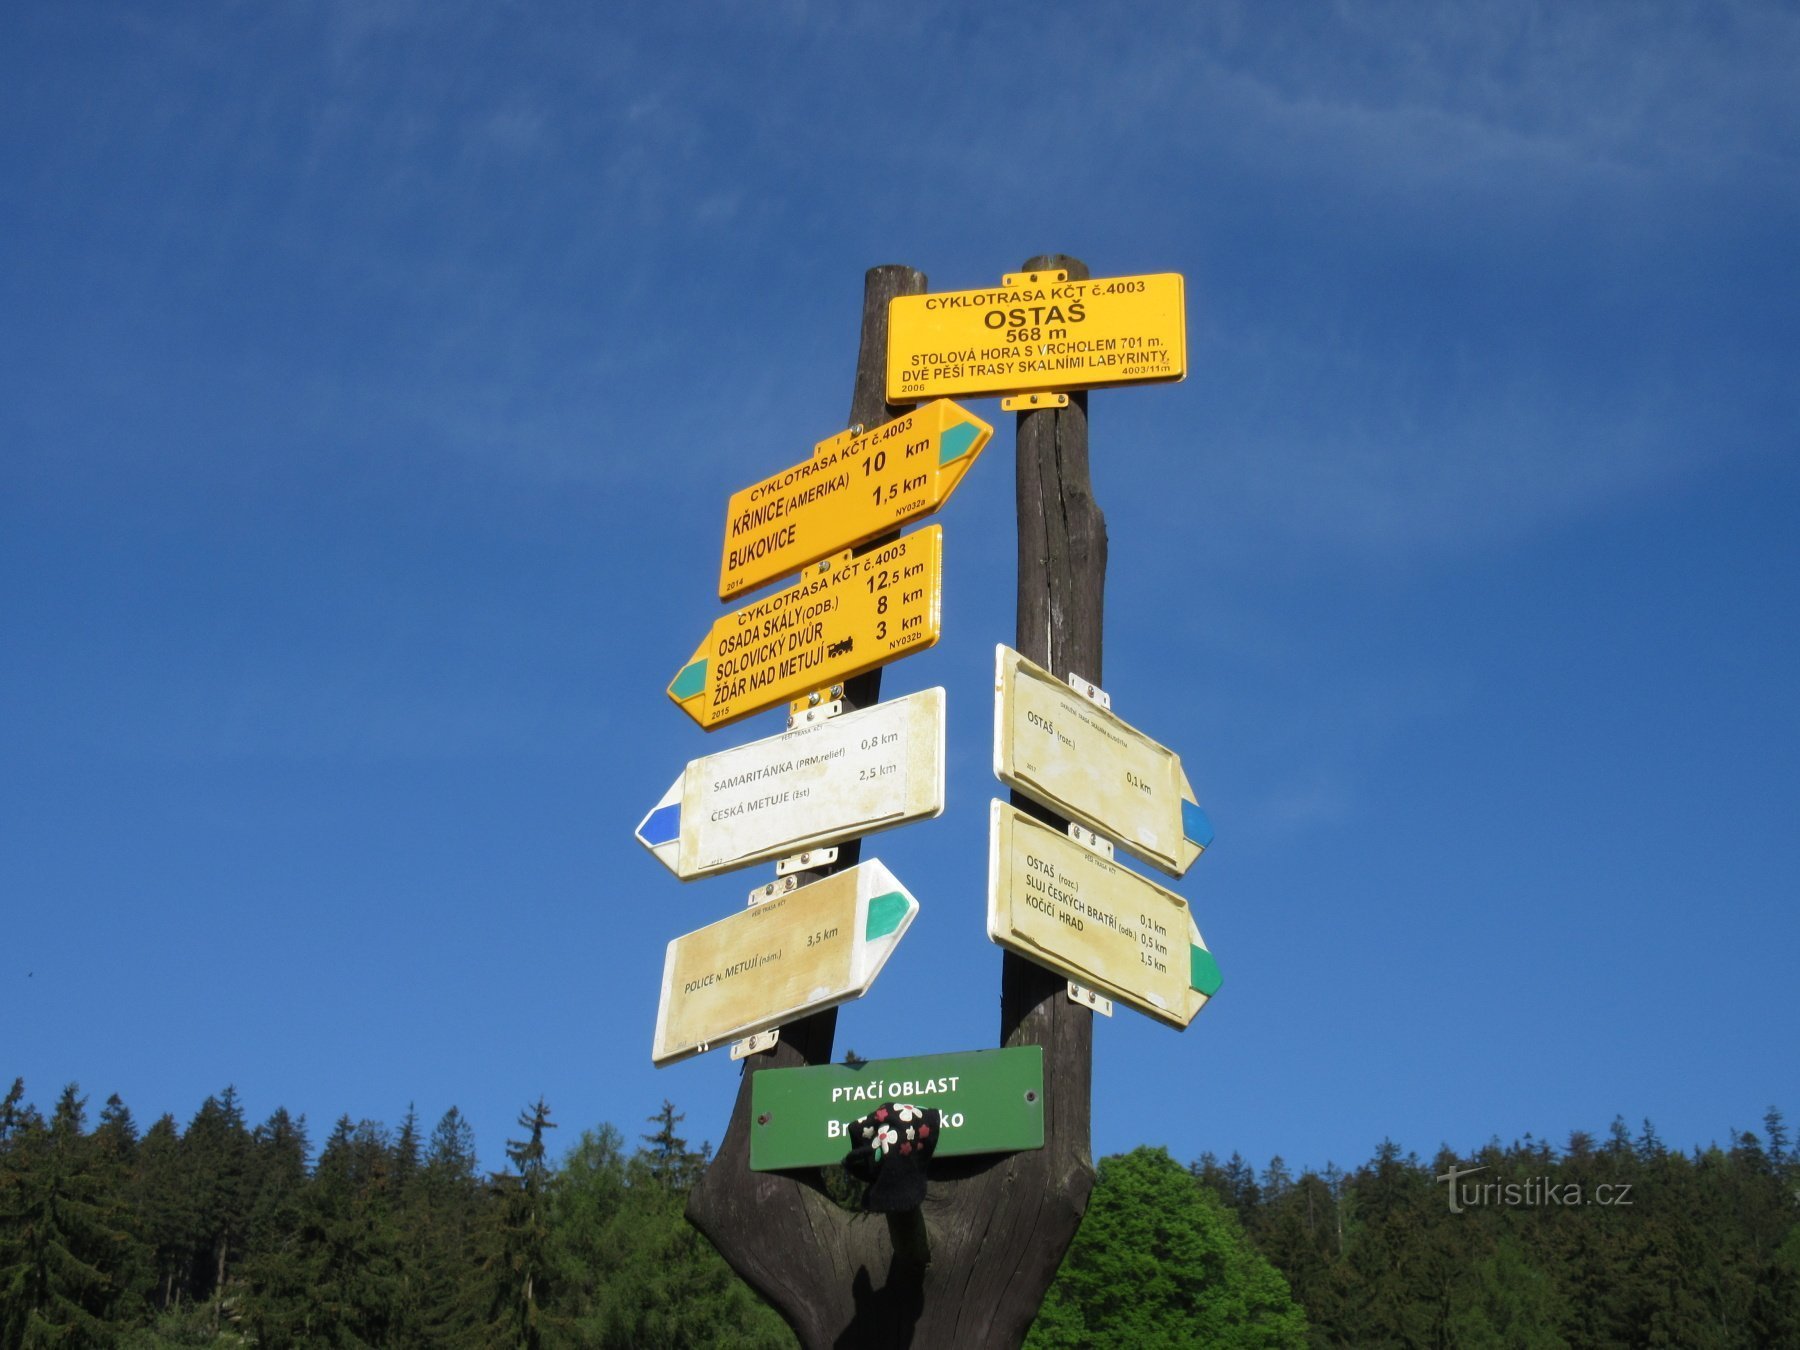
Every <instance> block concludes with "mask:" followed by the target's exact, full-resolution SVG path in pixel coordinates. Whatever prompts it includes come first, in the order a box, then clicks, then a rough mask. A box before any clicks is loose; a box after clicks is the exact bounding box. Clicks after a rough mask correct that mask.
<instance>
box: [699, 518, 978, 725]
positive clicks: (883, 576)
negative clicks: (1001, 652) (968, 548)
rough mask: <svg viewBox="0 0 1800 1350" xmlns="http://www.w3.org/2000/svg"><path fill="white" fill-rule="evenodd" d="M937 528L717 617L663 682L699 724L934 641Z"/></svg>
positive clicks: (825, 565)
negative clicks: (689, 655) (672, 674)
mask: <svg viewBox="0 0 1800 1350" xmlns="http://www.w3.org/2000/svg"><path fill="white" fill-rule="evenodd" d="M943 556H944V529H943V526H941V525H927V526H926V527H925V528H924V529H922V530H914V531H913V532H912V533H911V534H908V535H904V536H902V537H901V538H899V539H897V540H895V541H894V542H893V543H891V544H885V545H883V546H882V547H881V548H878V549H873V550H871V551H870V552H868V553H863V554H857V555H855V556H852V554H851V553H850V551H849V550H848V549H846V550H845V551H844V552H842V553H840V554H838V555H836V556H835V557H832V558H827V559H825V560H824V561H823V562H821V563H819V564H818V566H817V567H815V568H812V569H810V570H809V571H808V573H807V575H806V577H805V578H804V579H803V580H801V581H800V582H798V583H797V584H795V585H793V586H789V587H788V588H787V589H786V590H782V591H776V592H775V593H774V594H773V595H770V596H767V597H765V598H764V599H761V600H758V601H756V602H755V603H754V604H750V605H746V606H744V608H742V609H740V610H736V611H734V612H732V613H730V614H727V615H725V616H724V617H723V618H721V619H719V620H718V621H716V622H715V623H714V624H713V626H712V631H711V632H710V633H708V634H707V635H706V640H705V641H703V642H702V643H701V644H700V646H699V648H698V649H696V650H695V652H694V654H693V656H692V657H691V658H690V659H689V660H688V662H687V664H686V665H684V666H683V667H682V668H681V670H680V672H679V673H677V675H676V676H675V678H674V679H673V680H672V681H670V683H669V697H670V698H672V699H674V700H675V702H676V703H678V704H680V705H681V710H682V711H683V712H685V713H686V714H687V715H688V716H689V717H691V718H693V719H694V720H695V721H696V722H698V723H699V724H700V725H701V726H703V727H705V728H706V729H707V730H709V731H710V730H712V729H713V728H714V727H722V726H724V725H725V724H726V723H727V722H735V721H737V719H738V718H740V717H748V716H749V715H750V714H751V713H756V712H761V711H762V710H763V709H764V708H772V707H774V706H775V705H776V704H778V703H785V702H787V701H788V700H789V699H791V698H793V697H795V696H796V695H799V694H805V693H809V692H811V691H812V690H815V689H823V688H825V687H827V686H828V685H832V684H836V683H838V682H839V681H842V680H847V679H849V678H850V677H851V676H853V675H860V674H862V673H863V672H864V671H866V670H873V669H875V667H877V666H883V665H886V664H887V663H888V662H889V661H892V660H894V659H895V658H897V657H901V656H905V655H907V654H909V653H911V652H915V651H920V650H922V649H924V648H926V647H929V646H931V645H932V644H933V643H935V642H936V641H937V640H938V629H939V605H940V601H941V598H942V591H943Z"/></svg>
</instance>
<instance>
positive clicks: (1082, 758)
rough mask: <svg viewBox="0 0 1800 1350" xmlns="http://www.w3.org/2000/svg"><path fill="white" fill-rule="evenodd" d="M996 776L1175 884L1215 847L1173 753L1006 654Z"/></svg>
mask: <svg viewBox="0 0 1800 1350" xmlns="http://www.w3.org/2000/svg"><path fill="white" fill-rule="evenodd" d="M994 774H995V776H996V777H997V778H999V779H1000V781H1001V782H1003V783H1005V784H1006V785H1007V786H1008V787H1012V788H1017V789H1018V790H1019V791H1020V792H1023V793H1024V794H1025V795H1026V796H1028V797H1030V798H1031V799H1032V800H1033V801H1038V802H1042V803H1043V804H1044V805H1045V806H1048V807H1050V808H1051V809H1052V810H1054V811H1058V812H1060V813H1061V814H1063V815H1065V816H1067V817H1068V818H1069V819H1071V820H1073V821H1075V822H1077V823H1078V824H1081V825H1085V826H1086V827H1087V828H1088V829H1090V830H1093V831H1094V832H1095V833H1096V834H1103V835H1105V836H1106V837H1107V838H1108V839H1111V840H1113V841H1114V842H1115V843H1117V844H1119V845H1121V846H1122V847H1124V848H1126V849H1127V850H1129V851H1130V852H1131V853H1133V854H1135V855H1136V856H1138V857H1140V858H1142V859H1143V860H1144V861H1145V862H1147V863H1150V864H1151V865H1152V866H1155V867H1160V868H1161V869H1162V870H1163V871H1165V872H1167V873H1169V874H1170V875H1171V876H1177V877H1178V876H1181V875H1182V874H1183V873H1184V872H1186V871H1187V870H1188V868H1190V867H1192V866H1193V864H1194V860H1195V859H1196V858H1198V857H1199V856H1200V854H1201V853H1202V852H1204V851H1205V849H1206V847H1207V845H1209V844H1210V843H1212V837H1213V836H1212V825H1211V823H1210V822H1209V821H1208V820H1207V818H1206V814H1205V813H1204V812H1203V811H1201V810H1200V807H1199V804H1198V802H1196V801H1195V799H1194V789H1193V787H1192V786H1191V785H1190V784H1189V783H1188V778H1187V774H1186V773H1184V772H1183V771H1182V767H1181V757H1180V756H1179V755H1177V754H1176V753H1175V752H1174V751H1172V750H1170V749H1168V748H1166V747H1165V746H1162V745H1159V744H1157V743H1156V742H1155V741H1153V740H1151V739H1150V738H1149V737H1148V736H1146V735H1145V734H1144V733H1143V732H1141V731H1139V730H1138V729H1137V728H1136V727H1134V726H1132V725H1131V724H1130V723H1129V722H1126V721H1125V720H1124V719H1123V718H1120V717H1116V716H1114V715H1113V714H1112V712H1110V711H1109V710H1108V709H1106V708H1103V707H1101V706H1100V705H1099V704H1098V703H1095V702H1093V701H1092V700H1091V699H1086V698H1083V697H1081V696H1080V695H1079V694H1077V693H1076V692H1075V691H1074V690H1073V689H1071V688H1070V687H1069V686H1068V685H1067V684H1066V683H1065V682H1063V681H1062V680H1059V679H1057V678H1056V677H1055V676H1054V675H1052V674H1051V673H1050V672H1049V671H1047V670H1045V669H1044V668H1043V667H1042V666H1039V665H1035V664H1033V663H1032V662H1030V661H1027V660H1026V659H1025V658H1024V657H1023V656H1020V655H1019V654H1018V653H1017V652H1015V651H1014V650H1013V649H1012V648H1011V647H1007V646H1001V647H998V648H996V649H995V657H994Z"/></svg>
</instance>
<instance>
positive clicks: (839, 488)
mask: <svg viewBox="0 0 1800 1350" xmlns="http://www.w3.org/2000/svg"><path fill="white" fill-rule="evenodd" d="M993 434H994V429H993V428H992V427H990V426H989V425H988V424H987V423H986V422H984V421H982V420H981V419H980V418H979V417H976V416H975V415H974V414H973V413H970V412H969V411H967V410H966V409H964V408H959V407H957V406H956V404H954V403H952V402H950V400H948V399H939V400H937V401H936V402H933V403H929V404H927V405H926V406H924V407H923V408H917V409H915V410H914V411H912V412H910V413H908V414H906V416H904V417H898V418H895V419H894V420H893V421H892V422H884V423H883V424H882V425H880V426H878V427H876V428H875V429H874V430H873V431H868V432H864V433H862V434H861V435H858V434H856V433H854V432H849V431H845V432H840V433H839V434H838V435H836V436H833V437H832V438H831V439H830V440H825V441H820V442H819V443H818V444H817V445H815V446H814V447H813V452H812V458H811V459H809V460H807V461H806V463H804V464H796V465H795V466H794V467H793V468H791V469H786V470H783V471H782V472H781V473H778V474H774V475H772V476H771V477H768V478H765V479H763V481H762V482H760V483H756V484H754V485H752V486H750V487H747V488H745V489H744V490H743V491H741V492H734V493H732V494H731V502H730V504H729V505H728V506H727V507H726V508H725V548H724V552H723V554H722V556H721V557H720V560H719V598H720V599H721V600H727V599H730V598H731V597H732V596H734V595H736V594H738V593H739V592H740V591H746V590H750V589H751V588H753V587H756V586H760V585H762V584H763V583H764V582H766V581H773V580H774V579H775V578H776V577H781V576H787V575H788V574H789V573H792V572H798V571H799V570H800V569H801V568H802V567H805V566H807V565H809V564H811V563H815V562H817V561H818V560H819V559H820V558H824V557H827V556H829V555H830V554H833V553H836V552H837V551H838V550H839V549H843V548H850V547H852V546H854V545H856V544H861V543H864V542H866V541H868V540H870V539H873V538H875V536H876V535H879V534H884V533H886V532H887V531H889V530H892V529H895V528H897V527H899V526H900V525H903V524H905V523H906V522H908V521H911V520H917V519H919V518H920V517H921V516H928V515H930V514H931V513H932V512H933V511H935V510H937V509H938V508H939V507H940V506H942V505H943V504H944V503H945V501H947V500H948V499H949V497H950V494H951V492H952V491H954V490H955V488H956V485H957V484H958V483H960V482H961V481H962V476H963V475H964V474H965V473H967V472H968V471H969V467H970V465H972V464H974V463H975V457H976V456H977V455H979V454H980V453H981V447H982V446H984V445H986V444H987V442H988V437H990V436H992V435H993Z"/></svg>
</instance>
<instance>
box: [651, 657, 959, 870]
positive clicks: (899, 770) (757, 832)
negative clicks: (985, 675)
mask: <svg viewBox="0 0 1800 1350" xmlns="http://www.w3.org/2000/svg"><path fill="white" fill-rule="evenodd" d="M943 810H944V691H943V690H942V689H922V690H920V691H919V692H918V693H916V694H908V695H907V696H906V697H905V698H897V699H892V700H890V701H888V702H886V703H877V704H875V705H874V706H873V707H869V708H864V709H862V710H861V711H859V712H853V713H846V714H844V715H843V716H842V717H834V718H832V719H830V720H829V721H825V722H816V723H814V724H813V725H811V726H805V727H800V728H797V729H796V730H793V731H788V732H784V733H782V734H781V735H779V736H771V737H768V738H767V739H766V740H760V741H752V742H751V743H750V744H748V745H740V746H738V747H737V748H736V749H734V750H726V751H723V752H722V753H720V754H716V755H708V756H706V757H705V758H704V759H696V760H693V761H691V762H690V763H689V764H688V766H687V768H686V769H685V770H684V771H683V773H682V775H681V777H679V778H677V779H676V780H675V782H674V783H673V784H672V785H671V786H670V788H669V790H668V791H667V792H665V793H664V794H663V797H662V800H661V801H659V802H658V803H657V804H656V805H655V806H654V807H653V808H651V811H650V814H649V815H647V816H645V817H644V820H643V823H642V824H640V825H639V826H638V828H637V837H638V842H640V843H641V844H643V845H644V847H645V848H647V849H649V850H650V851H651V852H652V853H654V854H655V855H656V856H657V857H658V858H659V859H661V860H662V862H663V864H664V865H665V866H667V867H668V868H669V870H670V871H672V872H674V873H675V874H676V875H677V876H679V877H680V878H681V879H682V880H683V881H686V880H689V879H691V878H693V877H703V876H709V875H711V874H713V873H715V872H728V871H730V870H731V869H732V868H735V867H745V866H748V865H749V864H750V863H754V862H760V861H763V860H765V859H768V858H781V857H786V856H788V855H789V854H793V853H798V852H800V851H802V850H804V849H809V848H818V847H822V846H824V845H827V844H834V843H837V842H839V841H840V840H844V839H851V838H855V837H856V836H858V835H864V834H872V833H874V832H875V831H877V830H885V829H888V828H890V827H891V826H894V825H901V824H904V823H906V822H907V821H911V820H920V819H923V818H925V817H928V816H936V815H940V814H942V812H943Z"/></svg>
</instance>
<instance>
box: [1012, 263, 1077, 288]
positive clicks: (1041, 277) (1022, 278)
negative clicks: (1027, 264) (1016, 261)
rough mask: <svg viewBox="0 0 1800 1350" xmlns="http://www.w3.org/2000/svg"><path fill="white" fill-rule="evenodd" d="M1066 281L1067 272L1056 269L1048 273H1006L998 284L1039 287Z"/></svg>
mask: <svg viewBox="0 0 1800 1350" xmlns="http://www.w3.org/2000/svg"><path fill="white" fill-rule="evenodd" d="M1068 279H1069V274H1068V272H1067V270H1065V269H1064V268H1061V267H1058V268H1056V269H1055V270H1054V271H1049V272H1008V273H1006V274H1005V275H1004V276H1002V277H1001V278H1000V284H1001V285H1002V286H1006V287H1012V286H1041V285H1043V284H1044V283H1045V282H1047V281H1067V280H1068Z"/></svg>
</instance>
